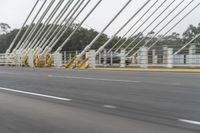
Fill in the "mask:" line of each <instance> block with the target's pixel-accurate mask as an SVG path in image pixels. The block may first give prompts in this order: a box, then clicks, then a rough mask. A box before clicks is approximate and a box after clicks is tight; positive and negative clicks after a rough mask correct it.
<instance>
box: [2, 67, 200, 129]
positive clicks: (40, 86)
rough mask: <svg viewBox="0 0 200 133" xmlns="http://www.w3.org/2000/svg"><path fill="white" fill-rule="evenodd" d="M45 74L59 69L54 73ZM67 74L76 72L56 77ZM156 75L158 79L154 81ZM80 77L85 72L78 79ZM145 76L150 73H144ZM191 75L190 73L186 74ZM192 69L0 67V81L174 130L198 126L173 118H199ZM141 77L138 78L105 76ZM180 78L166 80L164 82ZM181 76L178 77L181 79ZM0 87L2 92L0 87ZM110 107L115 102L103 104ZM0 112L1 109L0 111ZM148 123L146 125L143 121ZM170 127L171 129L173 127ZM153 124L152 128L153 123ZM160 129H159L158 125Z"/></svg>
mask: <svg viewBox="0 0 200 133" xmlns="http://www.w3.org/2000/svg"><path fill="white" fill-rule="evenodd" d="M48 75H58V76H59V75H60V76H59V77H58V78H56V77H54V78H52V77H49V76H48ZM62 76H69V77H70V76H72V77H79V78H78V79H77V78H67V79H66V78H61V77H62ZM159 76H160V79H159V82H158V81H156V80H157V79H158V77H159ZM80 77H87V80H81V79H80ZM150 77H151V78H150ZM192 77H193V78H192ZM198 77H200V76H199V75H197V74H186V76H184V75H183V74H178V75H176V74H173V73H148V72H144V73H143V72H133V73H130V72H128V73H127V72H110V71H108V72H104V71H67V70H59V69H30V68H28V69H27V68H25V69H22V68H12V69H11V68H4V67H2V68H0V87H7V88H12V89H17V90H21V91H28V92H33V93H40V94H45V95H51V96H57V97H64V98H69V99H73V102H72V103H64V104H63V103H59V102H55V101H52V100H47V99H40V98H37V97H29V96H25V95H18V94H15V93H14V94H13V93H9V95H17V96H20V97H22V98H24V97H25V98H33V99H37V100H38V99H39V100H42V101H43V100H45V101H48V102H51V103H54V104H59V105H60V104H61V105H63V106H67V107H68V106H73V107H75V108H78V109H87V110H89V111H92V112H99V113H103V114H107V115H109V116H112V117H119V116H120V118H124V119H129V120H133V121H134V120H137V122H138V121H139V122H145V123H146V122H147V123H151V124H155V125H157V126H161V127H163V126H164V127H166V128H167V127H168V128H169V127H170V128H172V129H173V130H174V131H176V132H182V131H183V130H185V132H192V131H193V132H199V131H200V128H199V126H198V125H194V124H191V123H190V124H189V123H184V122H181V121H179V119H184V120H191V121H197V122H198V121H200V117H199V116H200V113H199V112H200V106H199V105H200V97H199V96H200V89H199V88H200V87H199V83H198V79H197V78H198ZM92 78H96V79H110V81H113V79H114V80H116V81H117V80H121V81H141V82H139V83H138V82H137V83H135V82H116V81H114V82H106V81H102V80H90V79H92ZM172 80H173V83H180V84H172V83H171V84H166V82H167V83H168V82H171V81H172ZM183 81H184V82H183ZM0 93H6V94H7V93H8V92H5V91H0ZM105 106H106V107H115V108H105ZM0 115H1V114H0ZM148 128H149V127H148ZM175 129H176V130H175ZM155 130H156V129H155ZM164 130H165V129H163V131H164Z"/></svg>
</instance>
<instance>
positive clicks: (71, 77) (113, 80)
mask: <svg viewBox="0 0 200 133" xmlns="http://www.w3.org/2000/svg"><path fill="white" fill-rule="evenodd" d="M48 77H49V78H66V79H82V80H94V81H108V82H125V83H140V82H141V81H134V80H119V79H104V78H103V79H102V78H87V77H73V76H56V75H48Z"/></svg>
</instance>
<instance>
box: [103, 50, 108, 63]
mask: <svg viewBox="0 0 200 133" xmlns="http://www.w3.org/2000/svg"><path fill="white" fill-rule="evenodd" d="M103 65H104V67H107V50H106V49H104V51H103Z"/></svg>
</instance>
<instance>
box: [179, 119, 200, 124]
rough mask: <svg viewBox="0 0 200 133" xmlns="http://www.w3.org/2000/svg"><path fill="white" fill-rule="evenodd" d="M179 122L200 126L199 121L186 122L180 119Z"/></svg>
mask: <svg viewBox="0 0 200 133" xmlns="http://www.w3.org/2000/svg"><path fill="white" fill-rule="evenodd" d="M178 121H180V122H185V123H189V124H194V125H200V122H198V121H192V120H185V119H178Z"/></svg>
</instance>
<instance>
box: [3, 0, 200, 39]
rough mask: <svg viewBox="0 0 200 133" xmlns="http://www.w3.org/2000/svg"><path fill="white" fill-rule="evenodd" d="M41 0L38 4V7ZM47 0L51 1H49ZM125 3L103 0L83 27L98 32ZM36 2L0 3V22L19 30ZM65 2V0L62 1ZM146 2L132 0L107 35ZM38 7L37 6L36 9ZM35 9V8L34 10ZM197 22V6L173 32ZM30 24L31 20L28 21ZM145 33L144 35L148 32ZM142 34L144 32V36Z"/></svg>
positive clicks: (199, 19)
mask: <svg viewBox="0 0 200 133" xmlns="http://www.w3.org/2000/svg"><path fill="white" fill-rule="evenodd" d="M43 1H44V0H41V1H40V5H41V3H42V2H43ZM48 1H50V0H48ZM127 1H128V0H103V2H102V3H101V4H100V6H99V7H98V8H97V9H96V10H95V12H94V13H93V14H92V15H91V16H90V18H89V19H88V20H87V21H86V22H85V24H86V25H89V26H91V27H93V28H94V29H96V30H98V31H101V29H102V28H103V27H104V26H105V25H106V24H107V23H108V21H109V20H111V18H112V17H113V16H114V15H115V14H116V13H117V12H118V11H119V10H120V8H122V6H123V5H124V4H125V3H126V2H127ZM155 1H156V0H151V2H150V3H149V4H148V5H147V6H146V7H145V8H144V10H142V11H141V12H140V13H139V14H138V15H137V16H136V17H135V19H134V20H133V21H132V22H131V23H130V24H129V25H128V26H127V27H126V28H125V29H124V30H123V31H122V32H120V35H123V34H124V33H125V32H126V31H127V30H128V29H129V28H130V26H132V25H133V24H134V23H135V22H136V21H137V20H138V19H139V18H140V17H141V15H142V14H143V13H144V12H145V11H146V10H147V9H148V8H149V7H150V6H151V5H152V4H153V3H154V2H155ZM163 1H164V0H158V3H157V4H156V5H155V6H154V7H153V8H152V10H150V11H149V13H147V14H146V16H145V17H144V18H143V19H142V20H141V21H140V22H139V23H138V24H137V25H136V26H135V28H134V29H133V30H132V32H130V34H131V33H133V32H134V31H135V30H136V29H137V28H138V27H139V26H140V25H141V24H142V23H143V22H144V21H145V19H147V18H148V16H149V15H151V13H153V12H154V10H156V8H157V7H158V6H159V5H160V4H161V3H162V2H163ZM172 1H173V0H167V2H166V3H165V4H164V5H163V6H162V7H161V8H160V10H159V11H157V12H156V13H154V15H153V16H152V17H151V19H149V20H148V21H146V23H145V24H144V25H143V26H142V27H141V28H140V29H139V30H138V31H142V30H143V29H145V28H146V26H147V25H148V24H149V23H151V22H152V21H153V19H154V18H156V17H157V16H158V15H159V14H160V13H161V12H162V11H163V10H164V9H165V8H166V7H167V6H168V5H169V4H170V3H171V2H172ZM181 1H182V0H175V2H174V3H173V4H172V5H171V6H170V8H169V9H168V10H167V11H166V12H165V13H163V15H162V16H161V17H160V18H159V19H158V20H157V21H156V22H155V23H154V24H153V25H152V26H150V27H149V29H148V30H147V31H148V32H149V31H150V30H151V29H152V28H154V26H155V25H156V24H157V23H159V21H161V20H162V19H163V18H164V17H165V16H166V15H167V14H168V13H169V12H170V11H171V10H173V8H174V7H175V6H176V5H178V4H179V2H181ZM190 1H191V0H185V2H184V3H183V4H182V5H181V6H180V7H179V8H178V9H177V11H175V12H174V13H173V14H172V15H171V16H169V17H168V18H167V19H166V21H165V22H164V23H163V24H161V25H160V27H157V28H156V29H155V32H156V31H159V29H160V28H162V26H164V24H166V23H167V22H168V21H169V20H170V19H172V18H173V17H174V16H175V15H176V14H177V13H178V11H180V10H181V9H183V8H184V6H185V5H186V4H187V3H189V2H190ZM35 2H36V0H0V22H5V23H8V24H9V25H10V26H11V27H12V29H14V28H20V27H21V26H22V24H23V22H24V20H25V19H26V17H27V15H28V13H29V12H30V10H31V8H32V7H33V5H34V3H35ZM65 2H67V0H66V1H65ZM95 2H97V0H92V2H91V3H90V5H89V7H88V8H87V10H85V12H83V13H82V15H81V16H80V17H79V18H78V20H82V19H83V17H84V15H85V14H86V13H87V12H88V11H89V10H90V9H91V7H92V6H93V5H94V4H95ZM145 2H146V0H132V3H131V4H130V5H129V6H128V8H127V9H126V10H125V11H124V12H123V13H122V14H121V15H120V16H119V18H118V19H117V20H116V21H115V22H114V23H113V25H112V26H111V27H110V28H109V29H108V30H107V31H106V33H107V34H109V35H112V34H114V33H115V32H116V31H117V30H118V29H119V28H120V26H122V25H123V24H124V23H125V22H126V21H127V20H128V19H129V18H130V17H131V16H132V15H133V14H134V13H135V12H136V11H137V10H138V9H139V8H140V7H141V6H142V5H143V4H144V3H145ZM198 2H200V1H199V0H194V2H193V3H192V4H191V5H190V6H189V7H188V8H187V9H186V10H185V11H184V12H183V13H182V14H181V15H180V16H179V17H177V19H175V21H173V23H171V25H169V27H167V28H166V29H165V30H163V31H162V34H164V33H165V32H166V31H167V29H169V28H170V26H171V27H172V26H173V24H175V22H177V21H178V20H179V19H181V17H182V16H183V15H184V14H186V13H187V12H188V11H189V10H190V9H192V8H193V7H194V6H195V5H197V4H198ZM38 7H39V6H38ZM37 9H38V8H37ZM199 22H200V7H198V8H197V9H196V10H195V11H194V12H193V13H192V14H190V16H189V17H187V18H186V19H185V20H184V21H183V22H181V23H180V25H179V26H177V27H176V28H175V29H173V30H172V31H173V32H174V31H176V32H179V33H182V32H183V31H185V30H186V29H187V27H188V26H189V24H193V25H197V24H198V23H199ZM29 23H30V21H29ZM147 31H146V32H147ZM146 32H145V33H146Z"/></svg>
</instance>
